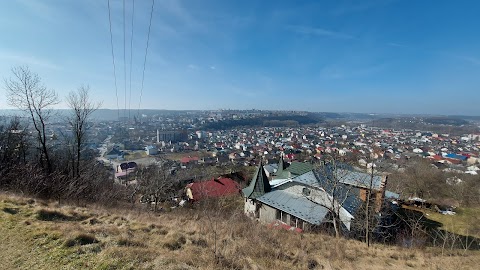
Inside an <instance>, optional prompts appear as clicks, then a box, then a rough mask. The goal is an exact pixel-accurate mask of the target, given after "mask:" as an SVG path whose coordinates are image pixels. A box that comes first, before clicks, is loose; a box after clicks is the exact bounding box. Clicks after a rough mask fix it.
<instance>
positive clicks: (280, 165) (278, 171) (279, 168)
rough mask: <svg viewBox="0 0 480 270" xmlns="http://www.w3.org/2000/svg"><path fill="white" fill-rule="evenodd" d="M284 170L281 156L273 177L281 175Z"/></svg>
mask: <svg viewBox="0 0 480 270" xmlns="http://www.w3.org/2000/svg"><path fill="white" fill-rule="evenodd" d="M284 169H285V163H284V161H283V156H280V160H278V164H277V171H276V172H275V175H281V174H282V173H283V170H284Z"/></svg>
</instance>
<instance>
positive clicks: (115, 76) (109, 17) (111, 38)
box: [108, 0, 120, 119]
mask: <svg viewBox="0 0 480 270" xmlns="http://www.w3.org/2000/svg"><path fill="white" fill-rule="evenodd" d="M108 22H109V23H110V45H111V48H112V62H113V77H114V80H115V96H116V97H117V119H118V118H120V107H119V106H118V88H117V73H116V71H115V70H116V69H115V54H114V52H113V34H112V17H111V14H110V0H108Z"/></svg>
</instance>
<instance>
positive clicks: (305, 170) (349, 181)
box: [186, 157, 399, 231]
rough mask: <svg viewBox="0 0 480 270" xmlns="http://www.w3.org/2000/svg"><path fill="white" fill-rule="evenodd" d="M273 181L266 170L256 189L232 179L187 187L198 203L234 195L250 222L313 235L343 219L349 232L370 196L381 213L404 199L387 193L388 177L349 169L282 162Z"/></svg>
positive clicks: (254, 185) (254, 183) (261, 169)
mask: <svg viewBox="0 0 480 270" xmlns="http://www.w3.org/2000/svg"><path fill="white" fill-rule="evenodd" d="M270 167H274V170H273V172H272V173H271V174H270V176H269V175H268V173H267V170H266V166H264V165H263V164H260V165H259V166H258V168H257V170H256V173H255V174H254V176H253V178H252V180H251V181H250V184H249V185H248V186H247V187H245V188H243V189H241V190H240V185H239V184H238V183H237V182H235V181H234V180H232V179H229V178H216V179H211V180H208V181H202V182H195V183H191V184H188V185H187V186H186V194H187V196H188V198H189V199H190V200H192V201H199V200H203V199H207V198H218V197H223V196H228V195H235V194H236V195H238V194H239V193H240V194H241V195H242V196H243V197H244V200H245V205H244V212H245V214H246V215H247V216H249V217H251V218H253V219H256V220H259V221H260V222H262V223H266V224H276V225H278V224H280V225H281V226H283V227H286V228H288V229H292V230H293V229H294V230H296V231H304V230H313V229H319V228H323V227H329V226H331V225H332V220H333V219H332V218H333V217H334V216H336V217H338V219H337V220H338V221H339V222H340V223H341V224H339V225H341V226H340V227H341V229H342V230H345V231H349V230H350V229H351V227H352V223H353V222H354V220H355V217H356V215H357V214H358V213H357V212H358V211H359V210H360V209H362V207H363V206H364V203H365V201H366V200H367V194H370V199H371V202H372V205H373V206H374V207H373V209H374V211H375V212H379V211H380V210H381V206H382V205H383V202H384V200H385V199H395V198H398V197H399V195H398V194H395V193H393V192H389V191H387V190H385V185H386V181H387V176H386V175H376V174H371V173H367V172H363V171H361V170H358V169H355V168H352V167H349V166H346V165H345V166H343V167H341V168H337V169H334V170H333V169H331V166H329V165H328V164H326V165H322V167H321V168H316V166H314V165H312V164H311V163H304V162H291V163H287V162H285V161H284V159H283V157H281V158H280V160H279V161H278V163H277V164H275V166H270Z"/></svg>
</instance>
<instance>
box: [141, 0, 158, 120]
mask: <svg viewBox="0 0 480 270" xmlns="http://www.w3.org/2000/svg"><path fill="white" fill-rule="evenodd" d="M154 6H155V0H152V9H151V11H150V23H149V24H148V35H147V46H146V47H145V58H144V60H143V72H142V87H141V88H140V101H139V103H138V115H140V106H141V104H142V95H143V82H144V81H145V66H146V64H147V53H148V44H149V42H150V30H151V28H152V17H153V7H154Z"/></svg>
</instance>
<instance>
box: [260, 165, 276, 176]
mask: <svg viewBox="0 0 480 270" xmlns="http://www.w3.org/2000/svg"><path fill="white" fill-rule="evenodd" d="M263 167H264V168H265V170H266V171H267V172H268V173H271V174H273V173H274V172H276V171H277V168H278V164H267V165H265V166H263Z"/></svg>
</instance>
